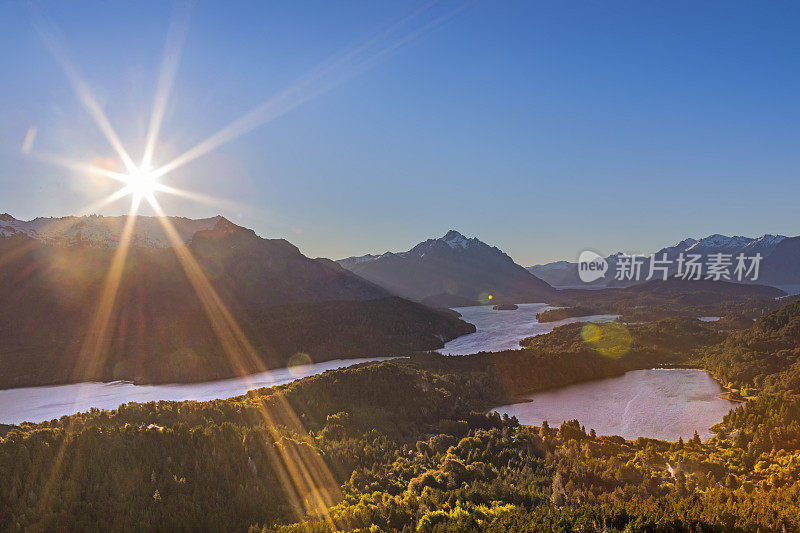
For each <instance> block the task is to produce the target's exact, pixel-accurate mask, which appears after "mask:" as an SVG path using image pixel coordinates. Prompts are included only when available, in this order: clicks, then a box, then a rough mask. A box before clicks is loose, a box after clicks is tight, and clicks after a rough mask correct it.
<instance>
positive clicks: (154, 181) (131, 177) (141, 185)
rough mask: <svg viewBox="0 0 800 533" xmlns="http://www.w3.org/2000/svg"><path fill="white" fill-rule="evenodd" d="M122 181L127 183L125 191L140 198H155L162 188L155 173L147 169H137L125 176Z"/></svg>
mask: <svg viewBox="0 0 800 533" xmlns="http://www.w3.org/2000/svg"><path fill="white" fill-rule="evenodd" d="M122 181H123V183H125V189H124V190H125V191H126V192H127V193H129V194H132V195H134V196H135V197H138V198H147V199H150V198H153V197H154V196H155V193H156V191H158V190H159V187H160V184H159V183H158V176H157V175H156V174H155V172H153V171H151V170H149V169H145V168H137V169H134V170H133V171H132V172H130V173H129V174H125V175H124V176H123V177H122Z"/></svg>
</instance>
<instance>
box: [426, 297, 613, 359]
mask: <svg viewBox="0 0 800 533" xmlns="http://www.w3.org/2000/svg"><path fill="white" fill-rule="evenodd" d="M545 309H553V307H551V306H548V305H547V304H519V309H517V310H515V311H495V310H494V309H492V306H491V305H480V306H474V307H457V308H455V310H456V311H458V312H459V313H461V317H462V318H463V319H464V320H466V321H467V322H469V323H470V324H475V327H476V328H477V330H478V331H476V332H475V333H471V334H469V335H464V336H463V337H459V338H457V339H454V340H452V341H450V342H448V343H447V344H445V345H444V348H442V349H441V350H439V351H440V352H441V353H443V354H446V355H467V354H471V353H478V352H498V351H500V350H519V349H520V348H521V347H520V345H519V341H521V340H522V339H524V338H525V337H530V336H532V335H541V334H543V333H549V332H551V331H553V328H555V327H558V326H562V325H564V324H570V323H572V322H609V321H611V320H614V319H615V318H617V315H594V316H583V317H575V318H568V319H566V320H559V321H557V322H546V323H544V324H540V323H539V322H538V321H537V320H536V314H537V313H541V312H542V311H544V310H545Z"/></svg>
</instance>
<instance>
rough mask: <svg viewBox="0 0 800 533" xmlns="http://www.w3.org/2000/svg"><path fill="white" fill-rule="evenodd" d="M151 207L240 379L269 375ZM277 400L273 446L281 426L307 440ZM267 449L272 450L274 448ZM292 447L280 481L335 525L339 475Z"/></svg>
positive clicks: (271, 422)
mask: <svg viewBox="0 0 800 533" xmlns="http://www.w3.org/2000/svg"><path fill="white" fill-rule="evenodd" d="M148 201H149V202H150V204H151V206H152V208H153V210H154V211H155V212H156V216H157V218H158V220H159V221H160V223H161V226H162V227H163V229H164V232H165V233H166V235H167V238H168V239H169V240H170V242H171V244H172V246H173V250H174V251H175V253H176V255H177V257H178V261H179V263H180V264H181V266H182V267H183V269H184V272H185V273H186V277H187V279H188V280H189V282H190V284H191V285H192V287H193V288H194V291H195V293H196V294H197V296H198V298H199V300H200V303H201V305H202V307H203V309H204V311H205V313H206V316H207V317H208V319H209V322H210V324H211V327H212V329H213V330H214V333H215V334H216V336H217V338H218V340H219V341H220V344H221V346H222V349H223V352H224V353H225V355H226V357H227V358H228V362H229V363H230V365H231V368H232V369H233V371H234V372H235V373H236V374H237V375H239V376H247V375H249V374H252V373H253V372H255V371H264V370H266V366H265V365H264V363H263V362H262V360H261V358H260V357H259V356H258V353H257V351H256V349H255V347H254V346H253V345H252V344H251V343H250V341H249V340H248V339H247V337H246V336H245V334H244V332H243V331H242V329H241V328H240V327H239V325H238V323H237V321H236V319H235V318H234V317H233V314H232V313H231V312H230V310H229V309H228V308H227V306H226V305H225V303H224V302H223V301H222V299H221V298H220V297H219V295H218V294H217V292H216V290H214V288H213V287H212V286H211V283H210V282H209V281H208V278H207V277H206V275H205V274H204V273H203V270H202V268H201V267H200V265H199V263H198V262H197V261H196V260H195V258H194V256H193V255H192V253H191V251H190V250H189V249H188V247H187V246H186V244H185V243H184V242H183V240H182V239H181V237H180V235H179V234H178V232H177V230H176V229H175V227H174V226H173V225H172V222H171V221H170V220H169V218H167V216H166V214H165V213H164V211H163V210H162V208H161V206H160V205H159V203H158V202H157V201H156V200H155V198H152V197H150V198H148ZM275 398H276V399H277V401H278V407H277V408H271V407H268V406H267V405H266V404H265V403H264V402H260V404H259V405H258V409H259V413H260V416H261V418H262V421H263V423H264V425H265V427H266V429H267V431H269V432H270V433H271V435H272V437H273V440H276V439H278V440H279V439H281V438H282V437H281V435H280V434H279V433H278V430H277V428H278V426H279V425H284V426H286V427H288V428H290V429H292V430H293V431H294V432H296V433H297V435H299V436H300V438H306V439H307V438H308V433H307V431H306V430H305V428H304V426H303V424H302V422H301V421H300V419H299V418H298V417H297V415H296V413H295V412H294V409H293V408H292V406H291V405H289V403H288V402H287V401H286V400H285V398H284V397H283V396H282V395H280V394H277V395H275ZM309 444H310V443H309ZM265 445H266V446H269V444H265ZM287 446H288V447H287ZM287 446H278V447H277V450H278V453H279V455H280V457H279V460H277V459H276V460H274V461H272V462H274V464H275V466H276V469H277V470H278V472H279V473H280V476H281V477H282V478H285V479H287V480H289V481H291V485H287V490H288V489H289V488H290V487H291V493H290V494H295V495H296V498H295V500H296V501H295V503H296V504H297V505H298V506H300V508H302V509H303V511H304V512H314V513H315V514H317V515H319V516H322V517H324V518H325V519H326V520H327V521H329V522H330V524H331V525H333V522H332V520H331V518H330V515H329V514H328V511H327V508H328V507H329V506H330V505H332V504H333V503H334V502H335V501H336V499H337V498H338V497H339V486H338V483H336V481H335V478H334V477H333V474H332V473H331V472H330V469H328V467H327V465H326V464H325V462H324V460H323V459H322V458H321V457H320V456H319V454H318V453H316V452H313V453H311V452H309V453H308V454H307V456H306V457H303V456H301V455H300V454H299V453H298V452H297V451H296V450H292V449H290V446H291V445H289V444H287ZM312 449H313V448H312ZM273 459H275V458H273ZM280 465H283V466H280ZM299 495H304V497H305V499H306V500H308V499H310V501H309V502H305V501H304V500H302V498H300V500H297V498H299V497H300V496H299Z"/></svg>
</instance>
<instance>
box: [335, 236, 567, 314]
mask: <svg viewBox="0 0 800 533" xmlns="http://www.w3.org/2000/svg"><path fill="white" fill-rule="evenodd" d="M338 263H339V264H340V265H341V266H343V267H344V268H346V269H348V270H350V271H352V272H353V273H355V274H358V275H359V276H361V277H363V278H364V279H367V280H369V281H371V282H373V283H375V284H377V285H380V286H381V287H383V288H385V289H386V290H388V291H389V292H391V293H392V294H396V295H399V296H402V297H404V298H409V299H411V300H416V301H421V302H423V303H425V304H427V305H431V306H434V307H453V306H458V305H474V304H476V303H488V302H490V301H512V302H514V303H520V302H543V301H546V300H547V299H548V298H549V297H551V296H552V295H553V294H554V289H553V288H552V287H551V286H550V285H548V284H547V283H546V282H544V281H542V280H541V279H539V278H538V277H536V276H535V275H533V274H531V273H530V272H528V271H527V270H525V269H524V268H523V267H521V266H520V265H518V264H516V263H515V262H514V260H513V259H511V257H509V256H508V255H506V254H505V253H503V252H502V251H501V250H500V249H498V248H497V247H495V246H490V245H488V244H486V243H484V242H482V241H480V240H479V239H477V238H474V237H473V238H467V237H465V236H464V235H462V234H461V233H459V232H458V231H455V230H450V231H448V232H447V234H445V235H444V236H442V237H440V238H438V239H428V240H426V241H424V242H421V243H419V244H417V245H416V246H414V247H413V248H411V249H410V250H408V251H406V252H386V253H384V254H381V255H363V256H359V257H348V258H347V259H341V260H339V261H338Z"/></svg>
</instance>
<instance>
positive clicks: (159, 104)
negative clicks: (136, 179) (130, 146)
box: [139, 4, 189, 169]
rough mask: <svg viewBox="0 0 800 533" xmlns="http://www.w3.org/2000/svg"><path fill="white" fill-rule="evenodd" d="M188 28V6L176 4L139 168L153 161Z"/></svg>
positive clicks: (147, 167)
mask: <svg viewBox="0 0 800 533" xmlns="http://www.w3.org/2000/svg"><path fill="white" fill-rule="evenodd" d="M188 30H189V10H188V7H186V6H185V5H184V4H177V5H176V8H175V11H174V12H173V16H172V21H171V22H170V26H169V30H168V32H167V43H166V46H165V49H164V57H163V59H162V61H161V73H160V75H159V77H158V84H157V86H156V94H155V98H154V100H153V111H152V113H151V115H150V127H149V128H148V130H147V140H146V142H145V148H144V155H143V156H142V163H141V164H140V165H139V166H140V167H141V168H145V169H149V168H150V165H151V164H152V162H153V152H154V150H155V147H156V143H157V142H158V136H159V133H160V132H161V125H162V124H163V122H164V114H165V113H166V110H167V103H168V101H169V95H170V92H171V91H172V84H173V82H174V80H175V73H176V72H177V70H178V64H179V63H180V58H181V53H182V52H183V45H184V43H185V42H186V34H187V33H188Z"/></svg>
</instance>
